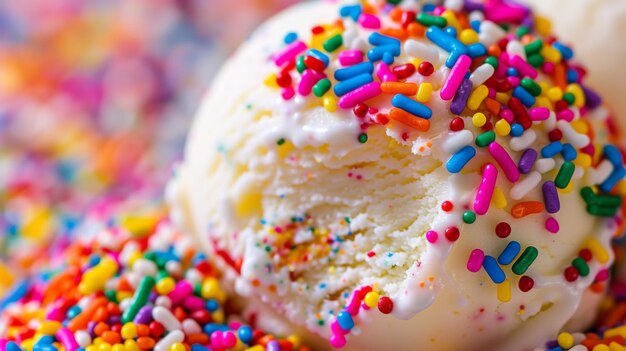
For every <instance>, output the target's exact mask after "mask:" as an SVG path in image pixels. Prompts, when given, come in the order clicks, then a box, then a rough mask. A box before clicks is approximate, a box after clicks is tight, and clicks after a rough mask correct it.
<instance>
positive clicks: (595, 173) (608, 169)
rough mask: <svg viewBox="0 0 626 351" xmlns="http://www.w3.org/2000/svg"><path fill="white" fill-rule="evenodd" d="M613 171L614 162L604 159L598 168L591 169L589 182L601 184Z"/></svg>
mask: <svg viewBox="0 0 626 351" xmlns="http://www.w3.org/2000/svg"><path fill="white" fill-rule="evenodd" d="M612 172H613V164H612V163H611V161H609V160H602V161H601V162H600V164H598V166H597V167H596V168H590V169H589V183H590V184H594V185H595V184H600V183H602V182H604V181H605V180H606V178H608V177H609V176H610V175H611V173H612Z"/></svg>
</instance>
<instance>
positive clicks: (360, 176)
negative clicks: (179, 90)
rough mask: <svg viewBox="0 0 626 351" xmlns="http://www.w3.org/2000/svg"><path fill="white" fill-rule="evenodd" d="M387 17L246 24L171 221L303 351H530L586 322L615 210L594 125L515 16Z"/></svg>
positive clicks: (552, 54)
mask: <svg viewBox="0 0 626 351" xmlns="http://www.w3.org/2000/svg"><path fill="white" fill-rule="evenodd" d="M397 2H398V1H394V2H393V3H397ZM391 3H392V1H389V4H387V5H384V4H382V3H373V4H369V5H367V6H366V7H365V8H364V7H363V6H361V5H356V6H355V5H353V4H352V5H350V4H349V3H348V5H346V3H344V2H342V3H341V4H337V3H329V2H311V3H303V4H301V5H298V6H296V7H293V8H291V9H290V10H288V11H286V12H283V13H281V14H279V15H278V16H276V17H275V18H273V19H272V20H270V21H269V22H267V23H266V24H265V25H264V26H262V27H261V28H259V29H258V30H257V32H256V33H255V34H254V35H253V36H252V37H251V38H249V39H248V40H247V41H246V43H244V44H243V45H242V46H241V48H240V49H239V50H238V51H237V52H236V53H235V54H234V56H233V57H232V58H231V59H230V60H229V61H228V62H227V63H226V65H225V66H224V67H223V69H222V71H221V73H220V74H219V75H218V76H217V77H216V79H215V81H214V83H213V86H212V88H211V90H210V91H209V93H208V94H207V96H206V100H205V101H204V103H203V105H202V108H201V109H200V111H199V114H198V116H197V118H196V120H195V123H194V125H193V127H192V129H191V131H190V135H189V139H188V144H187V149H186V154H185V159H184V161H183V162H182V164H181V165H180V167H179V168H178V169H177V170H176V174H175V177H174V179H173V180H172V182H171V184H170V187H169V189H168V196H169V198H170V201H171V203H172V207H173V215H174V217H175V218H176V219H177V221H179V222H180V223H181V224H183V225H186V226H188V227H189V228H190V229H191V231H192V232H193V233H194V235H195V238H196V239H197V242H198V244H199V245H202V247H203V248H204V250H205V251H206V252H207V253H209V254H210V255H211V257H214V258H215V260H216V261H217V262H218V263H219V264H220V265H221V266H222V267H223V269H224V271H225V278H224V279H225V281H226V284H227V285H228V286H230V287H231V289H233V290H235V291H236V292H237V293H238V294H239V295H240V296H242V301H243V302H242V305H243V308H245V310H246V312H247V314H248V315H249V316H250V317H251V318H253V319H254V320H255V321H256V323H258V324H259V325H260V326H262V327H264V328H268V329H269V330H272V331H275V332H278V333H281V334H287V335H288V334H289V333H297V334H299V335H301V336H302V337H304V338H305V340H307V341H308V342H311V343H313V344H314V345H316V347H318V348H319V349H327V348H331V345H332V346H334V347H344V344H345V347H346V348H348V349H351V350H416V349H419V350H528V349H533V348H534V347H536V346H540V345H541V344H542V343H543V342H544V341H546V340H548V339H549V338H551V337H553V336H554V335H556V333H557V332H558V331H559V330H561V329H562V328H564V326H565V325H566V324H567V323H568V322H569V323H570V324H569V325H568V327H566V328H571V329H578V328H584V327H585V326H586V325H588V323H589V322H590V321H591V320H592V319H593V317H594V313H593V311H594V308H595V306H596V304H597V302H598V300H599V299H600V298H601V296H602V294H601V291H602V284H603V281H605V280H606V279H607V277H608V272H607V268H608V267H609V266H610V264H611V262H612V259H613V257H612V252H611V250H610V249H609V247H610V246H609V242H610V239H611V237H612V235H613V233H614V232H615V231H616V229H617V226H618V224H619V218H618V217H616V215H618V212H621V211H619V209H620V207H619V206H620V205H621V198H620V197H619V196H613V195H609V194H608V193H609V192H613V191H616V190H619V189H621V185H620V186H616V183H617V180H619V179H621V178H622V177H623V173H624V170H623V167H622V165H621V155H619V152H618V151H617V149H616V148H613V147H611V146H608V147H604V146H603V145H604V144H605V143H608V142H609V141H610V139H611V133H609V130H608V129H607V128H606V126H605V125H606V122H607V119H608V116H609V113H608V112H607V110H606V109H605V108H604V107H602V106H601V105H600V102H599V101H598V98H597V96H596V95H595V94H594V93H593V92H592V91H591V90H590V89H589V87H587V86H586V85H583V84H584V83H581V82H580V79H577V76H576V72H577V71H576V70H577V66H576V64H574V63H573V62H572V61H570V60H568V59H569V56H570V55H569V54H570V48H569V47H567V46H565V45H564V44H561V43H559V42H552V41H550V40H549V39H545V38H547V37H546V36H547V34H548V33H545V30H546V28H545V26H541V25H538V26H537V28H536V31H535V30H534V29H533V28H532V26H530V27H523V26H522V27H520V26H518V24H520V23H527V22H529V21H530V19H532V17H531V15H530V14H529V13H528V12H527V10H525V9H524V8H520V7H515V6H513V7H509V5H506V4H504V3H501V2H499V1H493V2H490V3H489V4H488V5H487V6H486V7H485V8H484V9H481V7H482V6H481V5H467V6H469V7H468V8H466V9H463V2H462V1H446V2H445V4H440V5H442V6H434V5H422V4H417V3H416V2H415V1H401V2H400V5H398V6H395V5H392V4H391ZM443 5H445V6H446V7H443ZM423 6H425V7H423ZM470 7H471V8H470ZM339 14H341V16H340V15H339ZM485 18H487V19H485ZM502 22H510V23H513V24H515V25H513V26H511V28H510V31H509V34H507V32H505V31H504V30H503V29H502V27H500V26H498V25H497V24H496V23H502ZM446 26H449V27H452V28H454V29H453V30H452V29H448V30H445V29H442V28H441V27H446ZM472 28H473V29H472ZM526 32H529V33H530V34H526ZM537 32H538V33H537ZM288 33H289V34H288ZM510 33H519V35H516V34H510ZM390 35H391V36H395V37H399V38H400V40H397V39H394V38H392V37H390ZM455 37H456V38H458V39H455ZM533 45H534V46H533ZM311 48H313V49H315V50H313V51H311V50H309V49H311ZM487 54H488V55H487ZM487 56H491V57H489V58H486V57H487ZM381 59H382V61H381ZM326 60H328V62H326ZM361 61H362V62H361ZM369 62H371V64H370V63H369ZM425 62H426V63H425ZM528 62H531V63H532V64H533V65H535V66H534V67H533V66H532V65H531V64H529V63H528ZM451 67H452V68H451ZM468 72H469V73H468ZM567 79H570V81H567ZM616 152H617V154H616ZM596 185H597V186H596ZM614 187H615V188H616V190H614ZM581 194H583V195H584V196H581ZM590 286H592V287H593V289H589V287H590ZM577 310H579V311H580V313H579V314H578V315H575V314H576V311H577ZM329 341H330V342H329ZM346 342H347V344H346Z"/></svg>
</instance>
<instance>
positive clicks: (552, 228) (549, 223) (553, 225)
mask: <svg viewBox="0 0 626 351" xmlns="http://www.w3.org/2000/svg"><path fill="white" fill-rule="evenodd" d="M546 230H547V231H549V232H550V233H552V234H556V233H558V232H559V222H558V221H557V220H556V219H555V218H554V217H548V219H546Z"/></svg>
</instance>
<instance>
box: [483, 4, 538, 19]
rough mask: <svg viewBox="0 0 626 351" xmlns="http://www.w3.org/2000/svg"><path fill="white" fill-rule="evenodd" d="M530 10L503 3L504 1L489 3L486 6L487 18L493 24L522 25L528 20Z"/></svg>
mask: <svg viewBox="0 0 626 351" xmlns="http://www.w3.org/2000/svg"><path fill="white" fill-rule="evenodd" d="M527 14H528V10H527V9H526V8H524V7H522V6H519V5H515V4H508V3H503V2H502V1H500V0H498V1H493V0H492V1H487V3H486V4H485V17H486V18H487V19H488V20H490V21H493V22H496V23H500V22H513V23H520V22H522V21H523V20H524V18H526V15H527Z"/></svg>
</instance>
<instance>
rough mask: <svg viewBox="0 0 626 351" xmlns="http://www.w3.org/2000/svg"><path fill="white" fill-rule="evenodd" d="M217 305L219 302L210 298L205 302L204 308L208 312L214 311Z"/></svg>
mask: <svg viewBox="0 0 626 351" xmlns="http://www.w3.org/2000/svg"><path fill="white" fill-rule="evenodd" d="M219 307H220V304H219V303H218V302H217V300H215V299H210V300H207V302H206V309H207V310H209V312H215V311H217V309H218V308H219Z"/></svg>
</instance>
